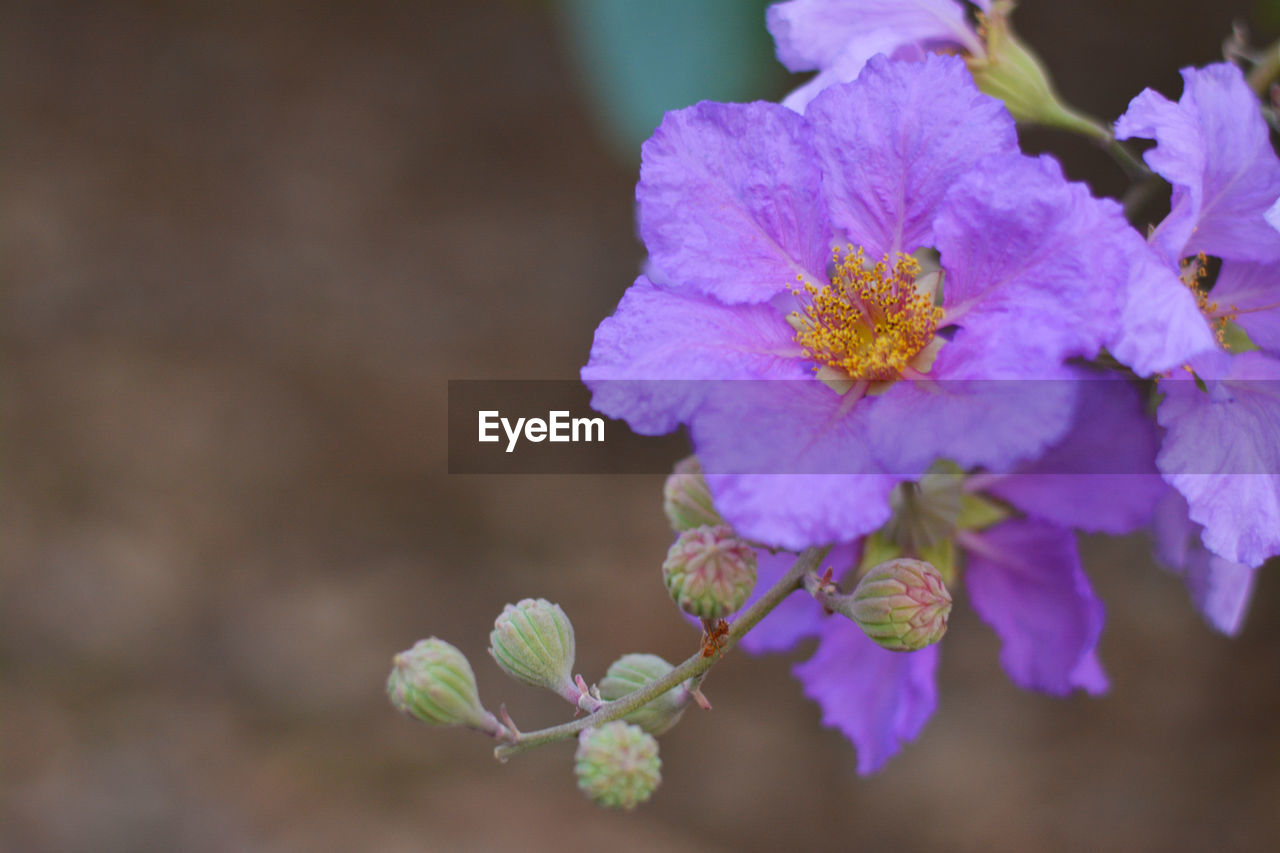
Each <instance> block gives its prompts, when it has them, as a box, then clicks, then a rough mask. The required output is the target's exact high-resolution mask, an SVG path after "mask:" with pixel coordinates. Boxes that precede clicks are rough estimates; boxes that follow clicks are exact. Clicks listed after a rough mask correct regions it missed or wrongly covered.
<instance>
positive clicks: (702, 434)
mask: <svg viewBox="0 0 1280 853" xmlns="http://www.w3.org/2000/svg"><path fill="white" fill-rule="evenodd" d="M846 402H852V401H850V400H847V398H843V397H840V396H839V395H837V394H836V393H834V392H833V391H832V390H831V389H830V388H827V387H826V386H825V385H823V384H821V383H819V382H816V381H814V380H813V379H808V380H806V381H801V382H794V381H789V382H725V383H718V384H717V385H716V386H715V393H714V394H711V395H710V396H708V397H707V398H706V399H705V402H704V403H703V405H702V407H701V408H700V410H699V411H698V413H697V414H696V416H695V417H694V418H693V420H692V421H691V423H690V433H691V434H692V437H693V444H694V447H695V448H696V450H697V452H698V458H699V460H700V461H701V463H702V467H703V471H704V472H705V473H706V477H707V484H708V486H709V487H710V488H711V492H712V495H713V496H714V498H715V503H716V508H717V509H718V510H719V511H720V514H721V515H723V516H724V518H725V519H726V520H728V521H729V522H730V523H731V524H733V526H734V527H735V528H736V529H737V530H738V532H740V533H741V534H743V535H744V536H746V537H747V538H749V539H754V540H757V541H760V542H765V543H768V544H770V545H776V546H780V547H783V548H791V549H800V548H804V547H808V546H810V545H824V544H828V543H832V542H848V541H852V540H853V539H855V538H857V537H858V536H861V535H862V534H864V533H868V532H870V531H872V530H874V529H875V528H877V527H879V526H880V525H881V524H883V523H884V522H885V520H887V518H888V516H889V504H888V497H889V493H890V492H891V491H892V489H893V486H894V485H896V484H897V483H898V482H899V481H901V480H902V479H903V477H901V476H897V475H893V474H889V473H886V472H884V471H883V469H882V468H881V466H880V465H879V464H878V463H877V462H876V461H875V460H874V459H873V458H872V456H871V454H870V451H869V450H868V448H867V446H866V435H865V433H866V426H865V417H866V411H867V410H866V407H865V406H864V405H860V404H859V405H853V406H845V405H844V403H846Z"/></svg>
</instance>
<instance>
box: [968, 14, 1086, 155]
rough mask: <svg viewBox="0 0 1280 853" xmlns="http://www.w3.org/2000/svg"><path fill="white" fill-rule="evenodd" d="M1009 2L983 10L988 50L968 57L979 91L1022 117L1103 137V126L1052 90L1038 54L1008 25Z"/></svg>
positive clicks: (1014, 114) (1036, 122)
mask: <svg viewBox="0 0 1280 853" xmlns="http://www.w3.org/2000/svg"><path fill="white" fill-rule="evenodd" d="M1012 6H1013V4H1012V3H1010V2H1007V0H997V2H996V3H994V4H993V6H992V10H991V13H990V14H989V15H987V16H986V20H985V22H984V26H983V33H984V34H985V36H986V55H984V56H970V57H968V59H967V60H966V61H967V63H968V65H969V71H970V73H972V74H973V80H974V83H976V84H977V86H978V89H979V91H981V92H983V93H984V94H987V95H990V96H991V97H993V98H999V99H1000V100H1001V101H1003V102H1004V105H1005V107H1006V108H1007V109H1008V110H1009V113H1010V114H1011V115H1012V116H1013V117H1014V118H1015V119H1016V120H1018V121H1020V122H1030V123H1033V124H1043V125H1048V126H1050V127H1059V128H1062V129H1063V130H1069V131H1073V132H1075V133H1083V134H1085V135H1086V136H1092V137H1096V138H1102V137H1106V136H1108V132H1107V130H1106V128H1104V127H1101V126H1099V125H1098V124H1097V123H1096V122H1094V121H1091V120H1090V119H1088V118H1087V117H1085V116H1083V115H1081V114H1080V113H1078V112H1076V111H1075V110H1073V109H1072V108H1071V107H1069V106H1067V105H1066V104H1064V103H1063V102H1062V99H1061V98H1059V97H1058V93H1057V92H1056V91H1054V88H1053V83H1052V82H1051V81H1050V80H1049V72H1048V71H1046V70H1045V67H1044V65H1043V63H1042V62H1041V61H1040V59H1039V58H1038V57H1037V56H1036V55H1035V54H1034V53H1032V52H1031V49H1030V48H1028V47H1027V46H1026V45H1025V44H1023V42H1022V41H1021V39H1019V38H1018V37H1017V35H1016V34H1015V33H1014V32H1013V30H1012V28H1010V26H1009V13H1010V12H1011V11H1012Z"/></svg>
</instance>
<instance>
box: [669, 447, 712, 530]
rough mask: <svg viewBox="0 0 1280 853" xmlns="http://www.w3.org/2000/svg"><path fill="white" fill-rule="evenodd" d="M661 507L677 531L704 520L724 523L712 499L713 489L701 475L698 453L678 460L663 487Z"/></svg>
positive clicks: (689, 527) (698, 525) (698, 524)
mask: <svg viewBox="0 0 1280 853" xmlns="http://www.w3.org/2000/svg"><path fill="white" fill-rule="evenodd" d="M662 511H663V512H665V513H666V514H667V520H668V521H670V522H671V527H672V529H673V530H675V531H676V532H677V533H678V532H680V531H682V530H689V529H691V528H694V527H701V526H703V525H705V524H724V519H722V518H720V513H718V512H716V508H715V505H714V504H712V502H711V490H710V489H708V488H707V481H706V478H704V477H703V476H702V464H701V463H700V462H698V457H696V456H690V457H688V458H687V459H681V460H680V461H679V462H677V463H676V467H675V470H674V471H672V473H671V475H670V476H668V477H667V482H666V484H665V485H664V486H663V487H662Z"/></svg>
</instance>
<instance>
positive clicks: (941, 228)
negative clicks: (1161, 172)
mask: <svg viewBox="0 0 1280 853" xmlns="http://www.w3.org/2000/svg"><path fill="white" fill-rule="evenodd" d="M935 229H936V235H937V240H936V243H935V245H936V246H937V248H938V250H939V251H940V252H941V253H942V265H943V267H944V269H945V270H946V271H947V277H946V280H945V282H944V284H943V293H944V307H945V308H946V311H947V315H946V319H945V320H944V322H946V323H959V324H960V325H961V326H962V327H963V328H965V329H969V330H973V334H970V335H969V340H970V341H971V342H975V344H980V345H981V346H984V347H991V348H994V347H1000V348H1003V349H1007V350H1010V351H1012V352H1016V353H1018V357H1019V358H1022V359H1027V360H1033V361H1035V362H1038V363H1049V364H1054V363H1057V362H1059V361H1062V360H1063V359H1064V358H1067V357H1069V356H1085V357H1090V356H1092V355H1094V354H1096V352H1097V351H1098V349H1099V347H1101V346H1102V344H1103V343H1104V342H1105V341H1106V340H1107V338H1108V336H1109V335H1110V334H1111V333H1112V332H1111V330H1112V329H1114V328H1115V326H1116V324H1117V322H1118V319H1119V304H1118V300H1117V297H1116V294H1117V293H1119V292H1121V291H1122V289H1123V287H1124V286H1125V283H1126V277H1127V271H1128V266H1127V263H1126V260H1127V257H1128V252H1129V251H1130V246H1129V245H1128V243H1127V237H1126V235H1127V234H1129V233H1130V231H1131V229H1130V228H1129V225H1128V223H1127V222H1126V221H1125V219H1124V216H1123V214H1122V213H1121V210H1120V208H1119V206H1118V205H1116V204H1115V203H1114V202H1112V201H1110V200H1099V199H1095V198H1093V197H1092V196H1091V195H1090V193H1089V190H1088V188H1087V187H1086V186H1084V185H1083V184H1075V183H1068V182H1067V181H1066V179H1065V178H1063V176H1062V170H1061V168H1060V167H1059V166H1058V164H1057V163H1056V162H1054V161H1053V160H1052V159H1051V158H1049V157H1041V158H1038V159H1033V158H1029V157H1022V156H1010V157H1002V158H999V159H998V160H992V161H989V162H988V163H986V164H985V165H984V166H983V167H982V168H978V169H974V170H972V171H970V172H969V173H968V174H966V175H964V176H962V177H959V178H958V179H957V180H956V181H955V183H954V186H953V188H952V189H951V191H950V192H949V193H948V194H947V196H946V198H945V200H944V201H943V203H942V207H941V209H940V210H939V211H938V218H937V221H936V223H935ZM993 235H998V238H999V239H992V237H993ZM945 355H946V348H944V350H943V356H940V357H939V360H940V361H941V360H942V358H943V357H945ZM938 369H940V366H939V368H938ZM938 369H935V373H937V371H938ZM939 375H940V374H939Z"/></svg>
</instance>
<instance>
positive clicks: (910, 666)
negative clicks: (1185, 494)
mask: <svg viewBox="0 0 1280 853" xmlns="http://www.w3.org/2000/svg"><path fill="white" fill-rule="evenodd" d="M1080 391H1081V393H1080V400H1079V415H1078V417H1077V419H1076V422H1075V424H1074V426H1073V428H1072V430H1071V431H1070V432H1069V433H1068V435H1067V436H1066V438H1064V439H1063V441H1062V442H1060V443H1059V444H1058V445H1056V446H1055V447H1054V448H1053V449H1051V450H1050V451H1049V453H1048V454H1046V455H1045V456H1044V457H1042V458H1041V459H1040V460H1038V461H1037V462H1036V463H1034V464H1029V465H1025V466H1022V467H1021V468H1019V469H1018V471H1017V472H1016V473H1013V474H1009V475H1003V476H995V475H977V476H972V477H969V478H967V479H964V480H963V481H962V480H961V479H960V476H959V475H958V474H957V475H955V478H954V480H953V481H952V482H953V484H954V485H955V486H956V487H957V488H962V489H963V491H964V494H965V495H967V497H965V498H964V499H963V501H965V502H968V503H969V504H970V505H971V506H973V505H976V506H977V507H980V508H984V509H983V510H982V511H979V512H973V511H966V510H965V509H963V508H962V509H961V511H960V513H959V515H958V516H957V517H956V518H955V524H954V529H953V530H952V531H951V535H952V536H953V541H954V543H955V544H956V545H957V546H958V547H959V549H960V550H961V552H962V555H963V562H962V565H959V566H958V568H957V569H956V570H957V571H958V572H959V573H960V575H961V577H962V578H963V580H964V583H965V587H966V590H967V592H968V598H969V600H970V601H971V602H972V604H973V608H974V610H975V611H976V612H977V613H978V615H979V617H981V618H982V620H983V621H985V622H986V623H987V624H988V625H990V626H991V627H992V629H993V630H994V631H995V632H996V634H997V635H998V636H999V637H1000V640H1001V644H1002V645H1001V652H1000V660H1001V663H1002V665H1003V666H1004V668H1005V671H1006V672H1008V674H1009V677H1010V678H1011V679H1012V680H1013V681H1014V682H1015V683H1016V684H1018V685H1020V686H1022V687H1024V688H1028V689H1033V690H1039V691H1042V692H1045V693H1049V694H1052V695H1059V696H1060V695H1065V694H1067V693H1070V692H1071V691H1073V690H1075V689H1083V690H1085V691H1087V692H1089V693H1092V694H1097V693H1101V692H1104V691H1105V690H1106V689H1107V678H1106V675H1105V674H1104V673H1103V671H1102V667H1101V665H1100V663H1099V661H1098V658H1097V643H1098V638H1099V635H1100V633H1101V631H1102V623H1103V608H1102V603H1101V602H1100V601H1099V600H1098V598H1097V596H1096V595H1095V594H1094V592H1093V589H1092V587H1091V585H1090V584H1089V580H1088V578H1087V577H1086V576H1085V574H1084V571H1083V569H1082V567H1081V565H1080V557H1079V553H1078V552H1077V550H1076V543H1075V535H1074V534H1073V533H1072V531H1071V529H1070V528H1071V527H1079V528H1082V529H1085V530H1091V531H1106V532H1111V533H1124V532H1129V531H1132V530H1135V529H1138V528H1139V527H1143V526H1146V525H1147V524H1148V523H1150V521H1151V519H1152V515H1153V512H1154V511H1155V508H1156V505H1157V503H1158V501H1159V500H1160V499H1161V497H1162V496H1163V495H1164V494H1166V493H1167V492H1168V491H1169V488H1168V486H1166V485H1165V484H1164V483H1163V482H1162V481H1161V480H1160V477H1159V475H1158V474H1157V472H1156V469H1155V466H1154V463H1153V461H1152V460H1153V456H1154V454H1155V449H1156V445H1157V437H1156V434H1155V425H1154V424H1153V423H1152V422H1151V420H1150V418H1148V417H1146V415H1145V414H1144V412H1143V410H1142V405H1141V401H1140V400H1139V398H1138V395H1137V393H1136V392H1135V391H1134V389H1133V388H1132V387H1130V386H1129V385H1128V384H1127V383H1125V382H1123V381H1104V380H1096V381H1086V382H1083V383H1081V388H1080ZM1108 436H1109V437H1111V439H1112V440H1106V439H1107V437H1108ZM1067 472H1070V473H1067ZM927 482H928V481H927V479H926V482H925V483H924V484H922V486H921V487H922V488H924V489H927ZM961 483H962V485H961ZM983 495H985V497H983ZM991 498H999V499H1002V503H1001V504H995V503H992V502H991V500H990V499H991ZM945 505H946V502H945V501H943V502H942V503H940V504H939V506H945ZM964 505H965V504H964V503H962V504H961V507H964ZM1014 510H1018V511H1019V512H1018V514H1016V515H1015V514H1014ZM929 515H930V517H932V518H934V519H936V518H937V517H938V512H937V507H935V508H934V509H933V511H932V512H930V513H929ZM895 521H896V522H901V521H902V519H895ZM901 526H902V525H901V524H899V525H898V527H897V528H891V527H886V528H885V529H884V530H882V531H881V532H880V533H878V534H877V536H878V537H880V538H881V540H882V544H881V546H880V547H883V541H884V540H885V539H886V538H887V537H888V536H889V535H891V534H888V533H886V532H885V531H889V530H891V529H901ZM868 547H870V546H868ZM873 559H878V558H873ZM858 561H859V559H858V549H857V548H854V547H849V546H846V547H843V548H840V549H836V550H833V551H832V553H831V554H830V556H829V563H830V564H831V565H832V566H834V567H836V568H839V569H844V570H846V573H847V572H848V570H850V569H852V567H854V566H856V565H857V564H858ZM788 563H789V560H788V559H787V558H786V557H784V556H773V557H763V558H762V559H761V562H760V575H761V586H762V587H763V586H766V585H767V584H768V582H769V580H770V579H774V580H776V578H777V577H778V576H780V575H781V574H782V572H784V571H785V569H786V566H787V565H788ZM807 637H817V638H818V648H817V651H816V653H815V654H814V656H813V657H812V658H811V659H810V660H808V661H806V662H805V663H802V664H800V665H798V666H797V667H796V668H795V674H796V676H797V678H799V679H800V681H801V682H802V683H803V685H804V690H805V693H806V694H807V695H808V696H810V697H811V698H813V699H814V700H815V701H817V702H818V704H819V705H820V706H821V707H822V711H823V722H824V723H825V724H827V725H829V726H833V727H836V728H838V729H840V730H841V731H842V732H844V734H845V735H846V736H848V737H849V739H850V740H852V741H853V743H854V744H855V746H856V748H857V752H858V771H859V772H860V773H864V774H865V773H871V772H874V771H876V770H878V769H879V768H880V767H882V766H883V765H884V763H885V762H886V761H888V759H889V758H891V757H892V756H893V755H894V754H896V753H897V751H898V750H899V749H900V748H901V746H902V745H903V744H905V743H907V742H909V741H910V740H912V739H913V738H915V737H916V736H917V735H918V734H919V733H920V731H921V729H922V728H923V727H924V724H925V722H926V721H927V720H928V718H929V716H930V714H931V713H932V712H933V709H934V707H935V705H936V703H937V693H936V687H935V681H934V673H935V670H936V668H937V659H938V653H939V652H938V647H937V646H931V647H928V648H926V649H923V650H921V651H918V652H909V653H901V652H891V651H887V650H885V649H883V648H880V647H879V646H877V645H876V644H875V643H874V642H873V641H871V640H870V639H869V638H868V637H866V636H865V635H864V634H863V633H862V631H861V630H860V629H858V627H857V626H856V625H854V624H853V623H852V622H849V621H848V620H846V619H844V618H842V617H840V616H825V615H824V614H823V612H822V610H821V608H820V607H819V606H818V605H817V603H816V602H815V601H814V600H813V599H812V598H810V597H809V596H807V595H805V594H804V593H798V594H795V595H793V596H791V597H790V598H788V599H787V600H786V601H784V603H783V604H782V605H781V606H780V607H779V608H778V609H777V610H775V611H774V612H773V613H772V614H770V616H769V617H767V618H766V619H765V620H764V621H763V622H761V624H760V625H759V626H758V627H757V628H756V630H755V631H753V632H752V633H751V634H748V635H747V636H746V637H745V638H744V640H743V643H744V645H745V646H746V647H747V648H748V649H749V650H751V651H782V650H785V649H787V648H789V647H790V646H791V645H793V644H794V643H795V642H797V641H798V640H801V639H804V638H807Z"/></svg>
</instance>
